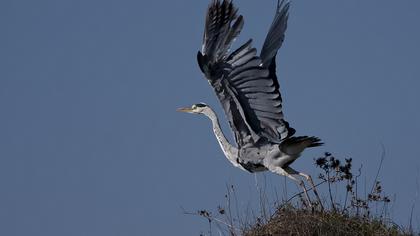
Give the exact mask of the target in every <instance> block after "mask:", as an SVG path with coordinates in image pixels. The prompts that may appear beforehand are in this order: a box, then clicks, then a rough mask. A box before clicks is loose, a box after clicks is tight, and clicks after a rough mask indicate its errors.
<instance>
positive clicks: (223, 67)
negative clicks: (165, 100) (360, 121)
mask: <svg viewBox="0 0 420 236" xmlns="http://www.w3.org/2000/svg"><path fill="white" fill-rule="evenodd" d="M289 7H290V3H289V2H288V1H285V0H282V1H280V0H279V2H278V4H277V10H276V14H275V17H274V20H273V23H272V25H271V27H270V29H269V31H268V34H267V37H266V39H265V42H264V44H263V46H262V50H261V53H260V55H257V50H256V49H255V48H254V47H253V46H252V40H251V39H250V40H248V41H247V42H246V43H244V44H243V45H242V46H240V47H239V48H238V49H236V50H235V51H233V52H230V47H231V44H232V43H233V41H235V39H236V38H237V36H238V35H239V33H240V32H241V30H242V27H243V25H244V19H243V17H242V15H239V16H238V14H237V12H238V9H237V8H236V7H235V6H234V5H233V3H232V1H231V0H223V2H221V1H220V0H213V1H212V2H211V3H210V5H209V7H208V10H207V16H206V20H205V29H204V37H203V45H202V50H201V52H200V51H199V52H198V54H197V60H198V65H199V66H200V69H201V71H202V72H203V73H204V75H205V77H206V79H207V80H208V82H209V84H210V85H211V86H212V87H213V89H214V91H215V93H216V96H217V98H218V99H219V101H220V103H221V104H222V107H223V109H224V111H225V114H226V116H227V119H228V121H229V125H230V127H231V129H232V131H233V133H234V137H235V141H236V146H235V145H232V144H230V143H229V141H228V140H227V138H226V137H225V135H224V134H223V132H222V129H221V128H220V125H219V120H218V118H217V115H216V113H215V112H214V111H213V110H212V109H211V108H210V107H209V106H208V105H206V104H204V103H199V104H194V105H192V106H191V107H188V108H180V109H178V111H181V112H188V113H193V114H203V115H205V116H207V117H208V118H209V119H210V120H211V122H212V124H213V132H214V134H215V136H216V138H217V141H218V142H219V144H220V147H221V148H222V151H223V153H224V154H225V156H226V158H227V159H228V160H229V161H230V162H231V163H232V164H233V165H234V166H236V167H238V168H240V169H242V170H245V171H248V172H251V173H254V172H260V171H266V170H268V171H271V172H274V173H276V174H279V175H283V176H287V177H289V178H290V179H292V180H294V181H296V182H297V183H298V184H299V185H300V186H301V187H302V188H303V192H304V194H305V197H306V199H307V201H308V204H309V206H312V205H311V201H310V199H309V196H308V193H307V189H306V187H305V184H304V182H303V180H302V177H303V178H305V179H306V180H307V181H308V182H309V183H310V184H311V186H312V189H313V190H314V193H315V195H316V197H317V198H318V201H319V204H321V207H322V203H321V201H320V199H319V196H318V193H317V192H316V189H315V186H314V183H313V181H312V178H311V176H310V175H308V174H305V173H302V172H299V171H297V170H294V169H293V168H291V167H290V164H291V163H293V162H294V161H295V160H296V159H297V158H298V157H299V156H300V155H301V153H302V152H303V150H305V149H306V148H309V147H317V146H321V145H322V144H323V143H322V142H321V140H320V139H319V138H317V137H313V136H297V137H295V136H293V135H294V133H295V130H294V129H293V128H291V127H290V126H289V123H288V122H287V121H286V120H285V119H284V115H283V111H282V99H281V95H280V91H279V88H280V86H279V83H278V81H277V76H276V55H277V51H278V49H279V48H280V46H281V45H282V43H283V40H284V34H285V31H286V28H287V19H288V15H289V13H288V10H289Z"/></svg>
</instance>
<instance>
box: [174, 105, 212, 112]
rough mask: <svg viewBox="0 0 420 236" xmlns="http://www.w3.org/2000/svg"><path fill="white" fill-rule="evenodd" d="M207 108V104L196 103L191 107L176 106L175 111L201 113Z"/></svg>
mask: <svg viewBox="0 0 420 236" xmlns="http://www.w3.org/2000/svg"><path fill="white" fill-rule="evenodd" d="M209 109H210V107H209V106H207V104H205V103H197V104H194V105H192V106H191V107H183V108H178V109H177V111H180V112H188V113H193V114H202V113H205V112H206V111H208V110H209Z"/></svg>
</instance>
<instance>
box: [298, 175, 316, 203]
mask: <svg viewBox="0 0 420 236" xmlns="http://www.w3.org/2000/svg"><path fill="white" fill-rule="evenodd" d="M299 185H300V187H302V189H303V193H304V194H305V198H306V201H307V203H308V206H309V207H310V208H313V206H312V202H311V199H310V198H309V195H308V190H307V189H306V187H305V183H303V181H302V180H300V181H299Z"/></svg>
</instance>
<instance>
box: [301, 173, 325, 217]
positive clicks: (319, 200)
mask: <svg viewBox="0 0 420 236" xmlns="http://www.w3.org/2000/svg"><path fill="white" fill-rule="evenodd" d="M299 175H300V176H303V177H304V178H305V179H306V181H308V182H309V184H310V185H311V188H312V191H314V194H315V196H316V198H317V200H318V204H319V206H320V207H321V211H324V206H323V205H322V201H321V198H320V197H319V194H318V191H317V190H316V187H315V184H314V181H313V180H312V177H311V176H310V175H307V174H305V173H299Z"/></svg>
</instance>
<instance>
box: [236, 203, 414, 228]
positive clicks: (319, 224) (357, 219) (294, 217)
mask: <svg viewBox="0 0 420 236" xmlns="http://www.w3.org/2000/svg"><path fill="white" fill-rule="evenodd" d="M243 234H244V235H246V236H269V235H270V236H277V235H331V236H337V235H342V236H354V235H411V234H408V233H404V232H403V231H402V230H401V229H400V228H399V227H398V226H397V225H393V224H390V223H385V222H384V221H380V220H377V219H369V218H366V217H362V216H349V215H346V214H344V213H342V212H334V211H325V212H319V211H314V212H311V211H308V210H304V209H298V208H295V207H292V206H290V205H287V206H283V207H281V208H280V209H279V210H278V211H277V212H276V213H275V214H274V216H273V217H272V218H271V219H270V220H269V221H268V222H267V223H265V224H260V223H258V222H257V223H256V224H255V225H254V226H253V227H252V228H250V229H247V230H245V231H244V233H243Z"/></svg>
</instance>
